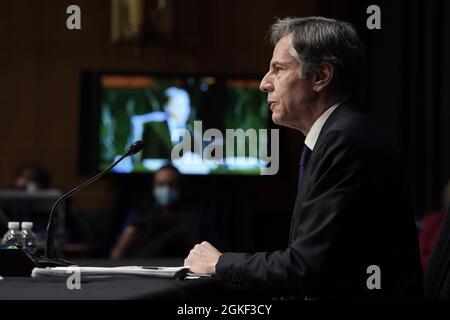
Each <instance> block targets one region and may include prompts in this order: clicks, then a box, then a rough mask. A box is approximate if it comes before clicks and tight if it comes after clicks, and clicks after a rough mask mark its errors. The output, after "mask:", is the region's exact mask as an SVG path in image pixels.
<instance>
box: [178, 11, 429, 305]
mask: <svg viewBox="0 0 450 320" xmlns="http://www.w3.org/2000/svg"><path fill="white" fill-rule="evenodd" d="M271 38H272V41H273V43H274V45H275V49H274V52H273V57H272V61H271V63H270V69H269V71H268V73H267V74H266V75H265V77H264V78H263V80H262V81H261V86H260V88H261V90H263V91H265V92H267V93H268V102H269V107H270V110H271V111H272V120H273V121H274V122H275V123H277V124H279V125H283V126H286V127H290V128H294V129H297V130H299V131H300V132H302V133H303V134H304V135H305V136H306V138H305V145H304V147H303V151H302V156H301V161H300V170H299V171H300V172H299V187H298V194H297V199H296V202H295V208H294V212H293V216H292V223H291V230H290V240H289V246H288V248H286V249H284V250H279V251H274V252H258V253H254V254H250V253H232V252H229V253H221V252H219V251H218V250H217V249H216V248H214V247H213V246H212V245H211V244H209V243H207V242H202V243H201V244H198V245H196V246H195V247H194V248H193V249H192V250H191V251H190V253H189V256H188V257H187V258H186V260H185V265H187V266H189V267H190V268H191V270H192V271H194V272H198V273H209V274H215V276H216V278H217V279H218V280H219V281H221V282H222V283H223V284H224V285H226V286H227V287H230V288H236V289H246V290H254V291H258V292H267V293H268V294H270V295H272V296H284V297H291V298H319V299H322V298H376V297H378V298H379V297H382V298H405V297H414V298H417V297H421V296H422V285H421V283H422V272H421V266H420V260H419V252H418V243H417V235H416V230H415V224H414V217H413V214H412V211H411V210H410V208H409V206H408V204H407V200H406V198H407V197H406V196H405V193H404V188H403V186H402V183H401V179H400V178H399V176H400V168H399V165H398V162H397V160H396V157H395V153H394V150H393V147H392V146H391V144H390V143H389V142H388V138H387V137H386V136H385V135H384V134H383V133H382V132H381V131H380V130H379V128H378V127H377V126H376V125H375V124H374V123H373V122H372V121H370V120H369V119H368V118H367V117H366V116H364V115H362V114H361V113H358V112H357V111H355V110H354V108H353V106H352V104H351V103H350V102H349V98H350V97H351V95H352V92H353V91H354V88H355V85H357V84H358V81H359V78H358V76H359V75H358V74H359V72H360V71H361V69H362V68H363V62H364V51H363V46H362V44H361V42H360V40H359V38H358V36H357V34H356V32H355V30H354V29H353V27H352V26H351V25H349V24H348V23H345V22H341V21H336V20H332V19H326V18H321V17H311V18H299V19H292V18H286V19H283V20H279V21H277V22H276V23H275V24H274V25H273V26H272V30H271Z"/></svg>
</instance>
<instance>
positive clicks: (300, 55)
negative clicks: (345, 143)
mask: <svg viewBox="0 0 450 320" xmlns="http://www.w3.org/2000/svg"><path fill="white" fill-rule="evenodd" d="M287 35H292V46H293V49H294V50H292V52H291V54H292V55H293V56H294V58H296V59H297V60H298V61H299V62H300V64H301V77H305V76H306V75H308V74H310V73H311V72H314V71H316V70H317V69H318V67H319V66H320V64H321V63H323V62H328V63H330V64H331V65H332V66H333V71H334V79H332V84H333V85H334V88H335V89H336V91H337V92H338V93H339V94H345V95H351V94H352V92H353V90H354V87H355V86H356V84H358V82H359V80H360V79H359V78H360V76H361V73H362V71H363V68H364V63H365V55H364V47H363V45H362V43H361V41H360V39H359V37H358V35H357V33H356V31H355V29H354V28H353V26H352V25H351V24H349V23H347V22H343V21H337V20H334V19H328V18H323V17H308V18H284V19H278V20H277V21H276V22H275V23H274V24H273V25H272V27H271V30H270V39H271V42H272V44H273V45H276V44H277V42H278V41H279V40H280V39H281V38H283V37H284V36H287Z"/></svg>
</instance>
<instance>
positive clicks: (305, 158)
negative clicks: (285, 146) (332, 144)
mask: <svg viewBox="0 0 450 320" xmlns="http://www.w3.org/2000/svg"><path fill="white" fill-rule="evenodd" d="M311 153H312V150H311V149H310V148H308V146H307V145H306V144H304V145H303V150H302V155H301V157H300V168H299V173H298V183H299V184H300V183H302V181H303V179H304V177H305V169H306V165H307V163H308V160H309V157H310V156H311Z"/></svg>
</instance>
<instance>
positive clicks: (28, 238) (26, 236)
mask: <svg viewBox="0 0 450 320" xmlns="http://www.w3.org/2000/svg"><path fill="white" fill-rule="evenodd" d="M32 229H33V222H22V233H21V240H22V248H24V249H25V250H27V251H28V252H29V253H31V254H35V253H36V251H37V237H36V235H35V234H34V233H33V231H32Z"/></svg>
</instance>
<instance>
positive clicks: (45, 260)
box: [37, 140, 144, 267]
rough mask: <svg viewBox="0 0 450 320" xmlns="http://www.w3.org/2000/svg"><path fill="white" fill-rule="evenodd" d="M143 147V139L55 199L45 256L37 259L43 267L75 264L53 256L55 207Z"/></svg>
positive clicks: (48, 225)
mask: <svg viewBox="0 0 450 320" xmlns="http://www.w3.org/2000/svg"><path fill="white" fill-rule="evenodd" d="M143 148H144V142H142V141H141V140H138V141H136V142H134V143H133V144H132V145H131V146H130V147H129V148H128V150H127V152H126V153H125V154H124V155H123V156H121V157H120V158H119V159H118V160H117V161H116V162H114V163H113V164H112V165H111V166H109V167H108V168H107V169H105V170H103V171H102V172H100V173H99V174H97V175H95V176H94V177H92V178H91V179H89V180H88V181H86V182H84V183H82V184H81V185H79V186H78V187H76V188H74V189H72V190H70V191H68V192H66V193H65V194H63V195H62V196H61V197H60V198H59V199H58V200H56V201H55V203H54V204H53V206H52V210H51V211H50V217H49V219H48V224H47V239H46V244H45V251H44V257H42V258H38V259H37V261H38V263H39V265H40V266H41V267H56V266H69V265H72V264H73V263H71V262H69V261H65V260H62V259H54V258H53V254H54V253H53V245H54V241H55V225H56V224H55V221H54V220H55V217H54V213H55V209H56V208H57V207H58V205H59V204H60V203H61V202H62V201H63V200H65V199H67V198H68V197H70V196H72V195H74V194H76V193H77V192H79V191H81V190H83V189H84V188H86V187H87V186H88V185H90V184H91V183H93V182H95V181H97V180H98V179H100V178H101V177H103V176H104V175H105V174H107V173H108V172H109V171H111V170H112V168H114V167H115V166H116V165H117V164H118V163H119V162H120V161H122V160H123V159H125V158H126V157H128V156H131V155H134V154H136V153H138V152H139V151H141V150H142V149H143Z"/></svg>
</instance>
